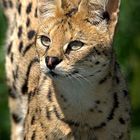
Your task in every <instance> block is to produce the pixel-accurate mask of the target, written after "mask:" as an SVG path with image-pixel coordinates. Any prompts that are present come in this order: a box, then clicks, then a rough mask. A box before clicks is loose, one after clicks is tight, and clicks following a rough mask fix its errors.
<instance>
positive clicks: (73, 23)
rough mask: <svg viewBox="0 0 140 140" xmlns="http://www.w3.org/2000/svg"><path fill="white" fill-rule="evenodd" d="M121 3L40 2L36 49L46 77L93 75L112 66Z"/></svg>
mask: <svg viewBox="0 0 140 140" xmlns="http://www.w3.org/2000/svg"><path fill="white" fill-rule="evenodd" d="M118 13H119V0H40V2H39V24H40V26H39V28H38V33H37V37H36V48H37V52H38V54H39V58H40V65H41V69H42V70H43V72H45V73H46V74H52V75H59V76H63V77H64V76H72V75H77V76H78V75H79V76H90V75H92V74H95V73H96V72H98V71H102V70H104V69H105V68H106V66H108V64H109V63H110V60H111V54H112V48H111V44H112V40H113V36H114V32H115V26H116V23H117V20H118Z"/></svg>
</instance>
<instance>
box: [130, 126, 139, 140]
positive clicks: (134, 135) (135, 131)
mask: <svg viewBox="0 0 140 140" xmlns="http://www.w3.org/2000/svg"><path fill="white" fill-rule="evenodd" d="M131 140H140V128H134V129H133V130H132V138H131Z"/></svg>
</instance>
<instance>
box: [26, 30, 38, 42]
mask: <svg viewBox="0 0 140 140" xmlns="http://www.w3.org/2000/svg"><path fill="white" fill-rule="evenodd" d="M35 34H36V32H35V30H30V31H29V32H28V33H27V36H28V39H29V40H31V39H32V38H33V37H34V36H35Z"/></svg>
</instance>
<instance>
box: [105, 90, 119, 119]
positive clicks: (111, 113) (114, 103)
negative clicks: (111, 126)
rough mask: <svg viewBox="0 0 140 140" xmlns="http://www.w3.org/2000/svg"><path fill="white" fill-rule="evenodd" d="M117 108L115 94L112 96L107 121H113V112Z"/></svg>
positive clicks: (117, 102)
mask: <svg viewBox="0 0 140 140" xmlns="http://www.w3.org/2000/svg"><path fill="white" fill-rule="evenodd" d="M118 107H119V101H118V96H117V93H116V92H115V93H114V95H113V108H112V109H111V111H110V113H109V115H108V117H107V120H108V121H110V120H112V119H113V117H114V113H115V110H116V109H117V108H118Z"/></svg>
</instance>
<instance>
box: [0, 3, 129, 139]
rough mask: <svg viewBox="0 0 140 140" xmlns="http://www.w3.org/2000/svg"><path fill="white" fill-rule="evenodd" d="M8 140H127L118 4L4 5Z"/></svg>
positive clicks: (125, 100) (126, 111)
mask: <svg viewBox="0 0 140 140" xmlns="http://www.w3.org/2000/svg"><path fill="white" fill-rule="evenodd" d="M1 2H2V4H3V7H4V11H5V15H6V16H7V18H8V21H9V30H8V34H7V43H6V44H7V45H6V49H7V53H6V73H7V84H8V86H9V106H10V112H11V124H12V127H11V139H12V140H23V139H24V140H40V139H41V140H129V139H130V134H129V132H130V103H129V95H128V90H127V86H126V83H125V80H124V78H123V76H122V74H121V72H120V68H119V66H118V64H117V62H116V58H115V54H114V51H113V49H112V41H113V37H114V32H115V26H116V24H117V20H118V13H119V5H120V2H119V0H108V1H107V0H69V1H68V0H67V1H63V0H34V1H33V0H28V1H25V0H24V1H22V0H1Z"/></svg>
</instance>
